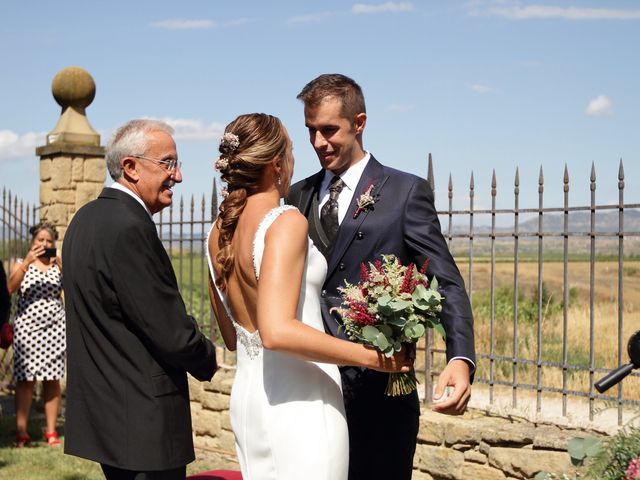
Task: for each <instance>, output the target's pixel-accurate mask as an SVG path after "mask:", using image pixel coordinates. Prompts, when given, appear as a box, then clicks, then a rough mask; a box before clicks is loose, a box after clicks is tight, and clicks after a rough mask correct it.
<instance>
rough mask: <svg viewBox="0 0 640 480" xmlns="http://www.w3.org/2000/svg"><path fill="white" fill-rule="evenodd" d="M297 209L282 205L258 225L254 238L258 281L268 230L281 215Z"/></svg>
mask: <svg viewBox="0 0 640 480" xmlns="http://www.w3.org/2000/svg"><path fill="white" fill-rule="evenodd" d="M297 209H298V208H297V207H295V206H293V205H281V206H279V207H275V208H273V209H271V210H269V212H268V213H267V214H266V215H265V216H264V218H263V219H262V221H260V225H258V229H257V230H256V234H255V236H254V237H253V272H254V273H255V275H256V279H259V278H260V265H261V264H262V255H263V254H264V237H265V235H266V234H267V230H268V229H269V227H270V226H271V224H272V223H273V222H274V221H275V220H276V218H278V217H279V216H280V215H281V214H283V213H284V212H286V211H287V210H297Z"/></svg>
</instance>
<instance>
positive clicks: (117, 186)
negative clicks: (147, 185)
mask: <svg viewBox="0 0 640 480" xmlns="http://www.w3.org/2000/svg"><path fill="white" fill-rule="evenodd" d="M109 188H115V189H116V190H120V191H121V192H124V193H126V194H128V195H131V196H132V197H133V198H134V199H135V200H136V202H138V203H139V204H140V205H142V206H143V207H144V209H145V210H146V211H147V213H148V214H149V217H150V218H151V220H153V214H152V213H151V211H150V210H149V209H148V208H147V206H146V205H145V204H144V202H143V201H142V199H141V198H140V197H139V196H138V195H136V194H135V192H134V191H133V190H130V189H129V188H127V187H125V186H124V185H122V184H121V183H118V182H113V184H112V185H111V186H110V187H109Z"/></svg>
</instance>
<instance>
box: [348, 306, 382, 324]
mask: <svg viewBox="0 0 640 480" xmlns="http://www.w3.org/2000/svg"><path fill="white" fill-rule="evenodd" d="M349 309H350V312H349V317H351V319H352V320H353V321H354V322H356V323H359V324H360V325H375V324H376V317H375V316H373V315H371V314H370V313H369V307H368V306H367V305H366V304H364V303H360V302H349Z"/></svg>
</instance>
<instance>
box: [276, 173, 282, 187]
mask: <svg viewBox="0 0 640 480" xmlns="http://www.w3.org/2000/svg"><path fill="white" fill-rule="evenodd" d="M276 184H277V185H278V186H280V185H282V180H281V179H280V174H278V179H277V180H276Z"/></svg>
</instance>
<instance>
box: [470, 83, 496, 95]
mask: <svg viewBox="0 0 640 480" xmlns="http://www.w3.org/2000/svg"><path fill="white" fill-rule="evenodd" d="M469 88H470V89H471V90H473V91H474V92H476V93H479V94H481V95H482V94H485V93H491V92H493V88H491V87H488V86H487V85H480V84H479V83H475V84H473V85H470V86H469Z"/></svg>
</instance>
